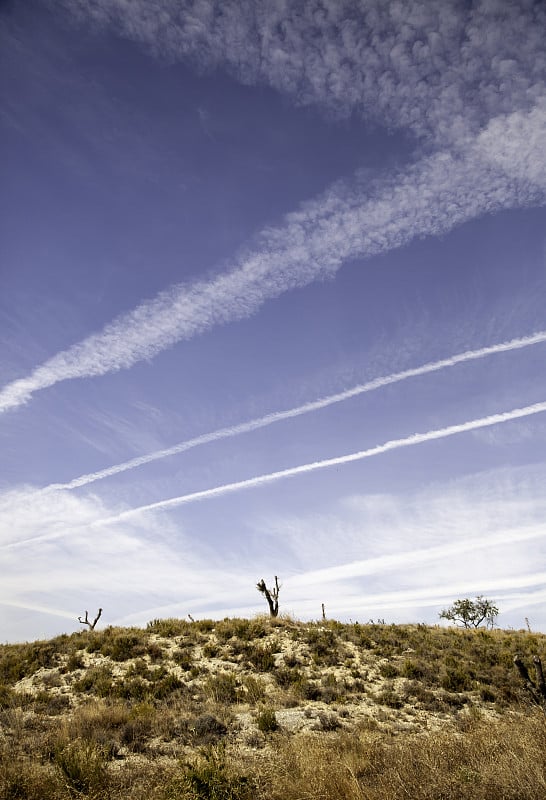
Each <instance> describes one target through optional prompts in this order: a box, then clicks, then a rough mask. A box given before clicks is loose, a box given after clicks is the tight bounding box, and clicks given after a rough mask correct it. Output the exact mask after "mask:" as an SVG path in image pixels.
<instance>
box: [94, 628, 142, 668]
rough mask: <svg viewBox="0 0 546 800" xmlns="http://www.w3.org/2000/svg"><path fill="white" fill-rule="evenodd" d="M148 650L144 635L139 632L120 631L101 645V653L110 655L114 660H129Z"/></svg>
mask: <svg viewBox="0 0 546 800" xmlns="http://www.w3.org/2000/svg"><path fill="white" fill-rule="evenodd" d="M145 652H146V646H145V643H144V642H143V641H142V636H140V635H139V634H137V633H118V634H117V635H116V636H114V637H112V638H111V639H109V640H108V639H107V640H106V641H105V642H104V644H103V645H102V647H101V653H102V654H103V655H105V656H110V658H112V659H114V661H128V660H129V659H130V658H136V657H137V656H141V655H143V654H144V653H145Z"/></svg>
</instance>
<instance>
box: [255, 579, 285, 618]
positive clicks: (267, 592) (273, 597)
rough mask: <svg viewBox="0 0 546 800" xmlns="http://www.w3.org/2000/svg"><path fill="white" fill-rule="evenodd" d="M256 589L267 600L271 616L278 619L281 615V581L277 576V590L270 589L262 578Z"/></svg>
mask: <svg viewBox="0 0 546 800" xmlns="http://www.w3.org/2000/svg"><path fill="white" fill-rule="evenodd" d="M256 588H257V589H258V591H259V592H260V594H263V595H264V597H265V599H266V600H267V605H268V606H269V614H270V615H271V616H272V617H276V616H277V615H278V613H279V592H280V589H281V587H280V586H279V579H278V578H277V576H276V575H275V588H274V589H268V588H267V586H266V585H265V581H264V579H263V578H262V579H261V581H260V582H259V583H257V584H256Z"/></svg>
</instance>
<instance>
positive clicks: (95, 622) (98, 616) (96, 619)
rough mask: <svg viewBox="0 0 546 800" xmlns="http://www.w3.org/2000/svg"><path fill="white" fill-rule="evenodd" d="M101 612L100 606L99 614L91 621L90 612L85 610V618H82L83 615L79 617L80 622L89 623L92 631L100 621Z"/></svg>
mask: <svg viewBox="0 0 546 800" xmlns="http://www.w3.org/2000/svg"><path fill="white" fill-rule="evenodd" d="M101 614H102V608H99V613H98V614H97V616H96V617H95V619H94V620H93V622H90V620H89V614H88V613H87V611H86V612H85V619H82V618H81V617H78V622H79V623H80V625H89V630H90V631H94V630H95V625H96V624H97V622H98V621H99V619H100V615H101Z"/></svg>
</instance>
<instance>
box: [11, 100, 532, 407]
mask: <svg viewBox="0 0 546 800" xmlns="http://www.w3.org/2000/svg"><path fill="white" fill-rule="evenodd" d="M511 122H512V120H508V121H507V120H496V121H495V124H498V125H500V126H501V127H502V126H503V125H504V124H509V123H511ZM510 131H511V132H512V133H514V135H517V136H518V139H517V142H515V143H514V147H513V156H514V162H513V163H512V162H511V163H510V164H507V163H506V161H507V159H506V158H505V154H504V151H503V152H501V153H500V154H497V153H496V152H495V150H494V149H491V148H489V147H488V141H489V140H488V138H487V131H486V132H484V133H483V134H481V135H480V137H478V139H475V140H472V141H469V142H468V147H467V148H466V150H465V152H464V153H461V154H452V153H449V152H442V153H438V154H435V155H433V156H429V157H426V158H424V159H422V160H420V161H419V162H418V163H416V164H415V165H413V166H412V167H410V168H409V169H406V170H405V171H403V172H401V173H400V174H398V175H395V176H388V177H385V178H384V179H382V180H381V181H379V182H378V183H376V184H374V185H371V186H363V185H361V184H360V183H359V181H358V180H357V181H356V182H354V183H353V184H352V185H351V186H349V185H347V184H344V185H342V184H338V185H336V186H334V187H332V188H331V189H330V190H329V191H327V192H326V193H325V194H324V195H322V196H321V197H320V198H318V199H316V200H315V201H313V202H309V203H307V204H305V205H303V206H302V207H301V209H300V210H299V211H297V212H294V213H292V214H289V215H287V216H286V218H285V220H284V223H283V224H281V225H280V226H278V227H276V228H268V229H266V230H264V231H263V232H262V233H261V234H260V236H259V237H258V238H257V241H256V243H255V246H254V248H253V249H252V250H250V251H249V252H248V253H246V254H243V255H242V256H241V257H240V258H239V259H238V260H237V261H236V262H235V264H234V265H233V266H232V268H231V269H229V270H228V271H226V272H224V273H223V274H220V275H218V276H217V277H215V278H213V279H211V280H209V281H196V282H195V283H193V284H191V285H188V286H186V285H177V286H174V287H171V288H170V289H168V290H166V291H164V292H162V293H160V294H159V295H158V296H157V297H156V298H155V299H153V300H151V301H149V302H145V303H143V304H141V305H140V306H138V307H137V308H135V309H134V310H133V311H131V312H130V313H128V314H125V315H123V316H121V317H118V319H116V320H114V321H113V322H112V323H110V324H109V325H107V326H106V327H105V328H104V329H103V330H102V331H101V332H99V333H95V334H93V335H91V336H89V337H88V338H86V339H84V340H83V341H81V342H79V343H78V344H75V345H73V346H72V347H70V348H69V349H67V350H64V351H62V352H60V353H58V354H57V355H55V356H53V357H52V358H50V359H49V360H48V361H46V362H45V363H43V364H42V365H41V366H39V367H37V368H36V369H35V370H34V371H33V372H32V373H31V374H30V375H29V376H28V377H26V378H21V379H19V380H15V381H13V382H12V383H10V384H8V385H7V386H5V387H4V388H3V389H2V390H1V391H0V412H3V411H7V410H8V409H10V408H16V407H17V406H20V405H21V404H23V403H25V402H27V401H28V400H29V399H30V398H31V397H32V395H33V394H34V393H35V392H37V391H39V390H41V389H45V388H47V387H49V386H53V385H54V384H56V383H58V382H60V381H64V380H70V379H74V378H86V377H91V376H97V375H105V374H107V373H109V372H115V371H117V370H120V369H126V368H128V367H130V366H132V365H133V364H135V363H137V362H138V361H140V360H143V359H150V358H153V357H154V356H155V355H157V354H158V353H159V352H161V351H162V350H164V349H165V348H168V347H171V346H172V345H174V344H175V343H176V342H179V341H182V340H187V339H190V338H192V337H193V336H195V335H197V334H200V333H202V332H204V331H205V330H208V329H210V328H212V327H214V326H216V325H221V324H225V323H227V322H231V321H235V320H239V319H242V318H244V317H248V316H250V315H252V314H254V313H256V312H257V311H258V309H259V308H260V307H261V306H262V305H263V303H265V302H266V301H267V300H269V299H272V298H275V297H278V296H279V295H281V294H283V293H284V292H287V291H289V290H291V289H295V288H297V287H302V286H306V285H308V284H309V283H311V282H312V281H315V280H319V279H323V278H326V277H328V276H330V277H331V276H332V275H334V274H335V273H336V272H337V270H339V268H340V267H341V266H342V264H343V263H344V262H345V261H347V260H348V259H350V258H356V257H370V256H373V255H377V254H379V253H382V252H385V251H387V250H390V249H392V248H396V247H400V246H402V245H404V244H406V243H408V242H410V241H411V240H412V239H414V238H415V237H418V236H430V235H439V234H443V233H446V232H447V231H449V230H451V229H452V228H453V227H455V226H457V225H460V224H461V223H463V222H465V221H467V220H469V219H473V218H475V217H477V216H480V215H482V214H486V213H490V212H492V211H498V210H500V209H503V208H513V207H515V206H525V205H527V204H530V203H542V202H544V201H545V199H546V176H545V175H544V166H543V163H544V160H543V155H544V153H543V141H544V138H545V137H546V106H545V107H544V108H541V109H535V111H534V112H533V114H531V115H527V116H524V117H522V118H521V119H520V120H519V124H518V125H515V126H514V125H512V126H511V127H510ZM511 152H512V151H511Z"/></svg>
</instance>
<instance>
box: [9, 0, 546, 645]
mask: <svg viewBox="0 0 546 800" xmlns="http://www.w3.org/2000/svg"><path fill="white" fill-rule="evenodd" d="M545 33H546V8H545V6H544V4H543V3H540V2H531V1H530V0H518V2H508V1H507V0H497V2H495V0H489V1H488V2H476V3H466V2H464V3H463V2H455V1H454V0H450V1H448V2H442V3H430V2H406V1H404V0H401V1H400V2H389V3H385V2H383V1H382V2H379V0H377V2H376V1H375V0H374V1H372V0H370V2H361V3H355V2H346V1H345V0H336V2H333V3H328V4H323V3H321V2H319V0H301V1H298V2H294V3H290V4H286V3H284V2H281V1H280V0H278V2H272V1H271V0H269V1H268V2H259V1H258V0H252V1H250V0H248V1H247V2H244V1H243V0H237V1H233V2H229V1H228V2H222V3H220V2H215V0H195V1H194V2H189V1H187V2H186V1H185V0H179V2H172V0H156V1H155V2H154V3H150V2H149V0H133V2H131V3H126V2H122V0H94V2H91V0H29V2H26V3H24V4H22V3H14V2H12V3H9V2H8V3H4V4H2V5H1V6H0V37H1V43H0V54H1V55H0V60H1V64H0V92H1V98H2V103H1V113H0V137H1V140H0V146H1V150H2V153H3V154H4V159H3V161H4V164H3V179H2V182H1V185H0V202H1V205H2V214H1V216H0V270H1V272H0V342H1V352H2V358H1V359H0V559H1V563H2V574H3V578H2V582H1V584H0V638H1V639H2V640H5V641H17V640H25V639H32V638H37V637H44V636H49V635H53V634H55V633H59V632H63V631H71V630H74V629H76V628H77V627H78V624H77V620H76V618H77V616H78V615H80V614H82V613H83V611H84V610H85V609H89V612H90V613H93V612H94V611H95V610H96V609H97V608H98V607H99V606H101V607H102V608H103V609H104V612H103V620H102V621H103V622H104V624H123V625H128V624H145V623H146V622H147V621H148V620H150V619H152V618H156V617H166V616H180V617H185V616H186V615H187V614H191V615H192V616H193V617H194V618H199V617H215V618H217V617H224V616H227V615H244V616H246V615H252V614H254V613H257V612H260V611H265V610H266V608H265V606H264V603H263V601H262V598H261V597H260V596H259V594H258V592H257V591H256V588H255V584H256V582H257V581H258V580H259V579H260V578H262V577H263V578H265V580H266V583H267V582H270V581H272V580H273V576H274V575H278V576H279V578H280V581H281V583H282V589H281V595H280V601H281V602H280V606H281V610H282V611H286V612H289V613H292V614H294V615H296V616H298V617H301V618H305V619H316V618H318V617H319V616H320V610H321V603H324V604H325V606H326V612H327V614H328V615H329V616H331V617H335V618H338V619H343V620H349V619H352V620H359V621H367V620H368V619H370V618H372V619H378V618H382V619H385V620H386V621H389V622H391V621H392V622H406V621H414V622H418V621H424V622H429V623H435V622H437V621H438V613H439V611H440V610H441V609H442V608H444V607H446V606H447V605H449V604H450V603H451V602H452V601H453V600H454V599H456V598H457V597H463V596H464V597H466V596H471V597H473V596H476V595H478V594H483V595H486V596H487V597H489V598H491V599H493V600H494V601H495V602H496V603H497V605H498V606H499V608H500V611H501V613H500V616H499V620H498V621H499V624H501V625H502V626H504V627H510V626H513V627H515V628H520V627H524V626H525V625H526V622H525V618H526V617H527V618H528V619H529V622H530V624H531V626H532V627H533V628H534V629H536V630H543V631H546V612H545V611H544V601H545V600H546V557H545V556H546V500H545V495H544V483H545V479H546V459H545V453H546V413H545V412H546V375H545V373H544V369H543V362H544V356H545V355H546V318H545V314H544V308H545V299H546V212H545V204H546V144H545V143H546V48H545V47H544V35H545Z"/></svg>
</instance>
